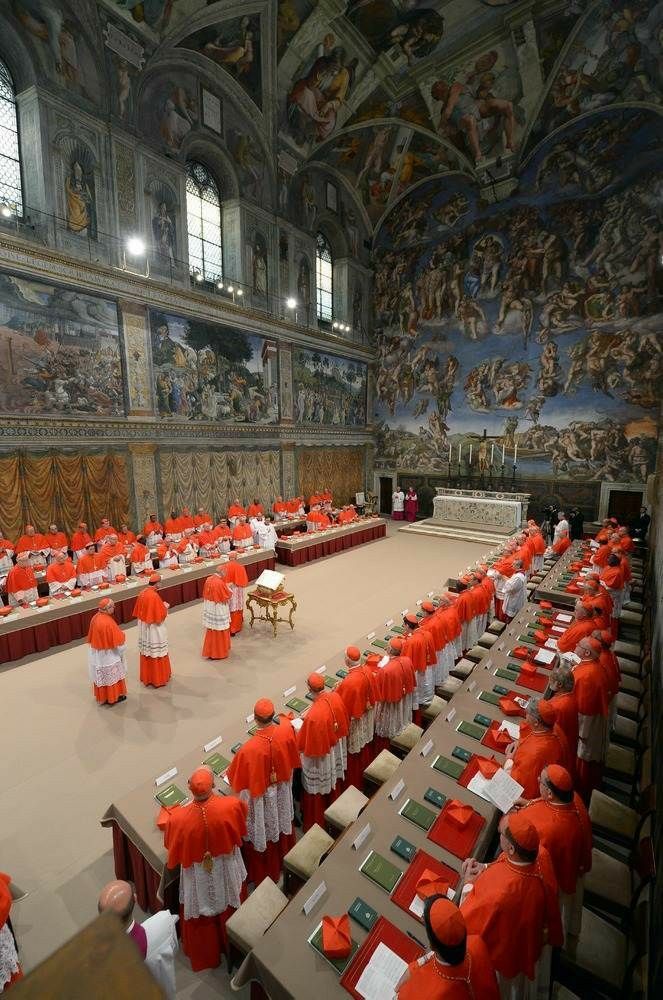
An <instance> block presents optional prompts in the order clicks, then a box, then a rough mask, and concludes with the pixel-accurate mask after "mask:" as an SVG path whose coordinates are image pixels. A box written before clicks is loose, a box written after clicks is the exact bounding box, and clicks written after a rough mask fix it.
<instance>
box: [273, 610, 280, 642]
mask: <svg viewBox="0 0 663 1000" xmlns="http://www.w3.org/2000/svg"><path fill="white" fill-rule="evenodd" d="M278 620H279V616H278V612H277V610H276V608H273V609H272V628H273V629H274V638H275V639H276V630H277V628H278V624H277V623H278Z"/></svg>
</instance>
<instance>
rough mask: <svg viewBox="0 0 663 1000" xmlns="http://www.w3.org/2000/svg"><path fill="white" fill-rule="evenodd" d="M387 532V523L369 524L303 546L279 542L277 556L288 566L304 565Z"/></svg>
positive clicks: (379, 536) (362, 543)
mask: <svg viewBox="0 0 663 1000" xmlns="http://www.w3.org/2000/svg"><path fill="white" fill-rule="evenodd" d="M386 533H387V526H386V524H368V525H367V526H366V527H365V528H362V529H361V531H354V532H352V533H351V534H347V535H337V536H336V537H331V538H322V539H320V541H319V542H312V543H311V544H310V545H302V546H301V548H290V547H289V546H286V545H281V544H279V543H278V542H277V544H276V556H277V559H278V561H279V562H281V563H285V565H286V566H302V565H303V564H304V563H308V562H313V561H314V560H315V559H322V558H323V557H324V556H333V555H336V553H337V552H343V551H344V550H345V549H351V548H354V546H355V545H364V544H365V543H366V542H373V541H375V540H376V539H377V538H384V536H385V535H386Z"/></svg>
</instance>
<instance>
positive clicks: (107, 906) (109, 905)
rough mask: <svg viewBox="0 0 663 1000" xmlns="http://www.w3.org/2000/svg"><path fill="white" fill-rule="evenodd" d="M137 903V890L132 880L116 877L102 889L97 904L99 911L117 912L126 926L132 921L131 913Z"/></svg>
mask: <svg viewBox="0 0 663 1000" xmlns="http://www.w3.org/2000/svg"><path fill="white" fill-rule="evenodd" d="M135 905H136V892H135V890H134V887H133V885H132V884H131V882H122V881H121V880H120V879H115V880H114V881H113V882H109V883H108V885H105V886H104V887H103V889H102V890H101V893H100V895H99V902H98V904H97V906H98V909H99V913H106V912H108V911H110V912H111V913H115V914H116V915H117V916H118V917H119V918H120V920H121V921H122V924H123V925H124V926H125V927H126V926H128V925H129V923H130V922H131V914H132V913H133V910H134V906H135Z"/></svg>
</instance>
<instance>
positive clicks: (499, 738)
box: [481, 702, 515, 753]
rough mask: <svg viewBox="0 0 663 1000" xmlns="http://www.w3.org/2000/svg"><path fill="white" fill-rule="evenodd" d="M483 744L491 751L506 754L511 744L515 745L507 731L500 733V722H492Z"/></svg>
mask: <svg viewBox="0 0 663 1000" xmlns="http://www.w3.org/2000/svg"><path fill="white" fill-rule="evenodd" d="M514 704H515V702H514ZM481 742H482V743H483V745H484V746H485V747H488V749H489V750H496V751H497V752H498V753H504V751H505V750H506V748H507V747H508V746H509V744H510V743H513V739H512V737H511V736H509V734H508V733H507V732H505V730H502V731H501V732H500V723H499V722H491V724H490V726H489V728H488V729H487V730H486V735H485V736H484V738H483V739H482V740H481Z"/></svg>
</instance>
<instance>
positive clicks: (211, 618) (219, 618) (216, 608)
mask: <svg viewBox="0 0 663 1000" xmlns="http://www.w3.org/2000/svg"><path fill="white" fill-rule="evenodd" d="M203 627H204V628H211V629H214V630H215V631H216V632H223V631H224V630H225V629H227V628H230V608H229V607H228V603H227V602H223V601H203Z"/></svg>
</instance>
